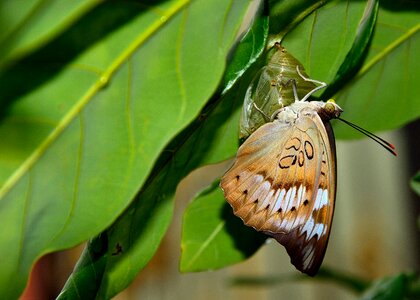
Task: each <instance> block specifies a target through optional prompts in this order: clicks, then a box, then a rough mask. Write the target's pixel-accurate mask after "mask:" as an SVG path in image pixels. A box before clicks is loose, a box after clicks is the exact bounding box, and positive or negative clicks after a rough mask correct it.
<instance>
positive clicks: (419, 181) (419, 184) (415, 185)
mask: <svg viewBox="0 0 420 300" xmlns="http://www.w3.org/2000/svg"><path fill="white" fill-rule="evenodd" d="M410 185H411V188H412V189H413V191H414V192H415V193H416V194H417V195H418V196H420V171H417V173H416V175H414V176H413V178H411V181H410Z"/></svg>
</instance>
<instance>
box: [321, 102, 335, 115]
mask: <svg viewBox="0 0 420 300" xmlns="http://www.w3.org/2000/svg"><path fill="white" fill-rule="evenodd" d="M324 111H325V113H326V114H327V115H333V114H334V112H335V105H334V104H333V103H332V102H327V103H325V106H324Z"/></svg>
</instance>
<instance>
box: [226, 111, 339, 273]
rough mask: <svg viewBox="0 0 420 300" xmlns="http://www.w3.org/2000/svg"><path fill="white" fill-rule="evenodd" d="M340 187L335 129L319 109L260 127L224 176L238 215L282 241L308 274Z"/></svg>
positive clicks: (319, 255)
mask: <svg viewBox="0 0 420 300" xmlns="http://www.w3.org/2000/svg"><path fill="white" fill-rule="evenodd" d="M335 186H336V175H335V148H334V141H333V136H332V130H331V128H330V125H329V123H325V124H324V123H323V122H322V120H321V118H320V117H319V116H318V114H317V113H316V112H315V111H311V112H307V113H305V114H304V115H302V116H300V117H299V118H297V119H296V122H295V123H281V122H279V121H274V122H271V123H267V124H265V125H263V126H262V127H260V128H259V129H258V130H257V131H255V132H254V133H253V134H252V135H251V136H250V137H249V138H248V140H246V141H245V143H244V144H243V145H242V146H241V147H240V148H239V150H238V153H237V157H236V160H235V162H234V164H233V166H232V167H231V169H230V170H229V171H228V172H227V173H226V174H225V175H224V176H223V178H222V180H221V187H222V189H223V191H224V193H225V198H226V199H227V201H228V202H229V203H230V204H231V206H232V207H233V210H234V213H235V215H237V216H238V217H240V218H241V219H242V220H243V221H244V223H245V224H246V225H248V226H252V227H254V228H255V229H256V230H258V231H262V232H265V233H267V234H269V235H271V236H273V237H274V238H275V239H276V240H277V241H279V242H280V243H281V244H283V245H284V246H285V248H286V249H287V251H288V253H289V255H290V257H291V260H292V263H293V264H294V265H295V266H296V267H297V268H298V269H299V270H301V271H302V272H305V273H308V274H309V275H314V274H316V272H317V271H318V269H319V266H320V264H321V262H322V259H323V257H324V254H325V250H326V246H327V242H328V237H329V233H330V227H331V221H332V216H333V211H334V199H335Z"/></svg>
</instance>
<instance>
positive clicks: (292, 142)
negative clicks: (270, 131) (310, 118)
mask: <svg viewBox="0 0 420 300" xmlns="http://www.w3.org/2000/svg"><path fill="white" fill-rule="evenodd" d="M300 144H301V142H300V140H299V139H298V138H297V137H294V138H293V139H291V140H290V141H288V142H287V144H286V145H285V147H284V149H286V150H289V149H292V148H293V149H295V150H296V151H298V150H299V148H300Z"/></svg>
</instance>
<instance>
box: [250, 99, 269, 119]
mask: <svg viewBox="0 0 420 300" xmlns="http://www.w3.org/2000/svg"><path fill="white" fill-rule="evenodd" d="M252 105H253V106H254V108H255V109H256V110H257V111H258V112H260V113H261V114H262V116H263V117H264V119H265V121H266V122H269V121H270V117H269V116H267V115H266V114H265V112H264V111H263V110H262V109H261V108H259V107H258V106H257V104H255V102H253V103H252Z"/></svg>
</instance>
